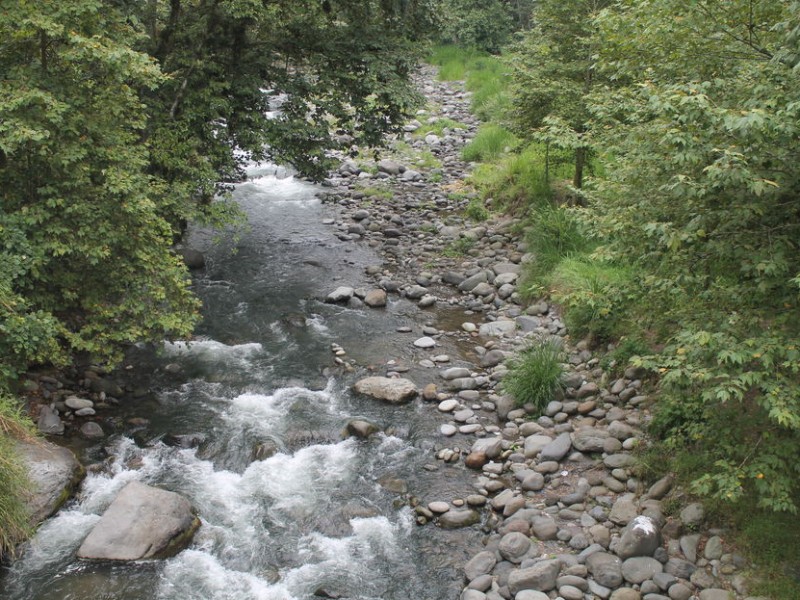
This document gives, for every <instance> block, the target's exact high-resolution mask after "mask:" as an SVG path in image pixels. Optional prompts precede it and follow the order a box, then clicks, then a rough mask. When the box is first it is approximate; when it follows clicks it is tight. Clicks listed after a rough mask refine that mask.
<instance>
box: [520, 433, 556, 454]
mask: <svg viewBox="0 0 800 600" xmlns="http://www.w3.org/2000/svg"><path fill="white" fill-rule="evenodd" d="M552 441H553V438H551V437H550V436H547V435H529V436H528V437H526V438H525V449H524V452H525V458H534V457H535V456H536V455H538V454H539V453H540V452H541V451H542V448H545V447H546V446H547V445H548V444H550V443H551V442H552Z"/></svg>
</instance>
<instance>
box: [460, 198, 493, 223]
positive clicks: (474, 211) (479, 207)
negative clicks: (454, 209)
mask: <svg viewBox="0 0 800 600" xmlns="http://www.w3.org/2000/svg"><path fill="white" fill-rule="evenodd" d="M464 215H465V216H466V217H467V218H468V219H471V220H473V221H478V222H483V221H486V220H487V219H488V218H489V211H488V210H486V207H485V206H484V205H483V202H481V200H480V199H479V198H473V199H472V200H470V201H469V204H467V207H466V208H465V209H464Z"/></svg>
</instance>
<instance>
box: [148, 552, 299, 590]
mask: <svg viewBox="0 0 800 600" xmlns="http://www.w3.org/2000/svg"><path fill="white" fill-rule="evenodd" d="M157 598H159V599H162V600H178V599H180V600H243V599H245V598H246V599H248V600H295V597H294V596H292V594H290V593H289V591H288V590H287V588H286V587H285V586H283V585H281V584H275V585H271V584H270V583H269V582H267V581H266V580H264V579H261V578H259V577H257V576H255V575H252V574H251V573H246V572H243V571H237V570H234V569H230V568H227V567H225V566H224V565H223V564H222V563H220V562H219V560H217V559H216V558H215V557H213V556H211V555H210V554H207V553H205V552H202V551H198V550H185V551H184V552H182V553H180V554H179V555H178V556H176V557H175V558H173V559H171V560H169V561H168V562H167V564H166V566H165V568H164V571H163V573H162V575H161V584H160V586H159V589H158V592H157Z"/></svg>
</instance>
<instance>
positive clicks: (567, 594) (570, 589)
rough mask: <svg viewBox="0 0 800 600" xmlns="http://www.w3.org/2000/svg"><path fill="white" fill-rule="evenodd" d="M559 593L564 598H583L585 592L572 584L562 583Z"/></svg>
mask: <svg viewBox="0 0 800 600" xmlns="http://www.w3.org/2000/svg"><path fill="white" fill-rule="evenodd" d="M558 595H559V596H561V597H562V598H563V599H564V600H583V592H582V591H581V590H579V589H578V588H576V587H575V586H572V585H562V586H561V587H560V588H558Z"/></svg>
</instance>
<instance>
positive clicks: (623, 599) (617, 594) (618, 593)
mask: <svg viewBox="0 0 800 600" xmlns="http://www.w3.org/2000/svg"><path fill="white" fill-rule="evenodd" d="M641 598H642V593H641V592H640V591H639V590H634V589H633V588H619V589H616V590H614V591H613V592H612V594H611V599H610V600H641Z"/></svg>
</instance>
